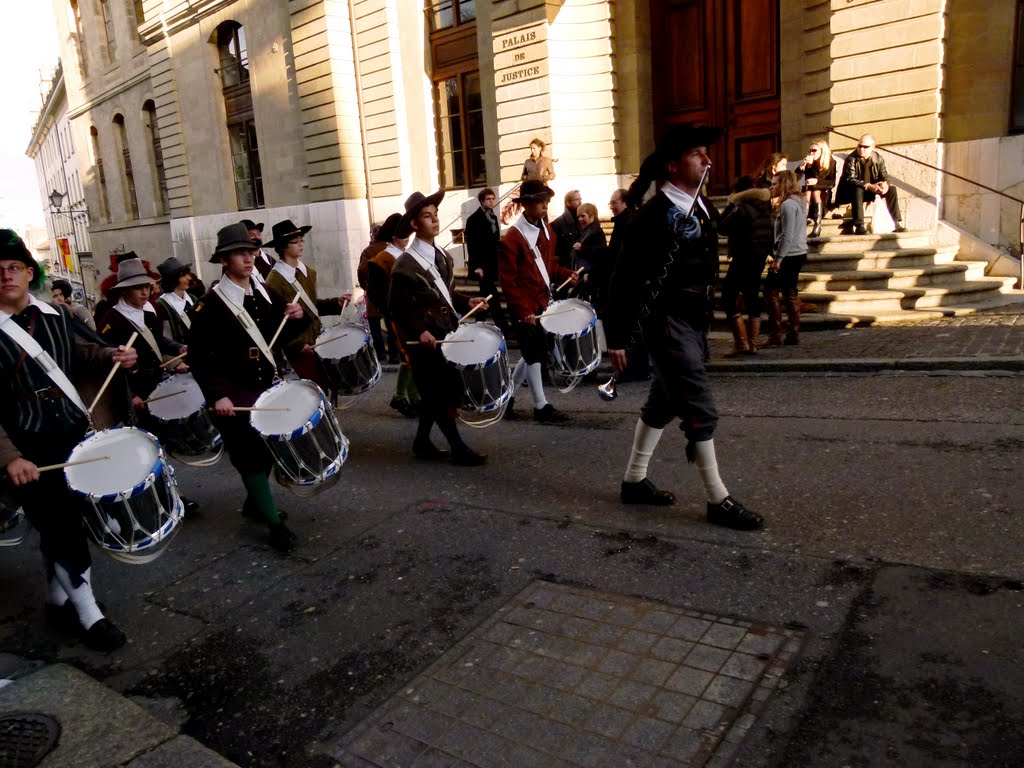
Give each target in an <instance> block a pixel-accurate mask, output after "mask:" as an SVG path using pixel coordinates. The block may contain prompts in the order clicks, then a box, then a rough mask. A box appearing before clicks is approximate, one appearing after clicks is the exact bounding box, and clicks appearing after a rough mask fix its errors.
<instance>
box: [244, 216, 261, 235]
mask: <svg viewBox="0 0 1024 768" xmlns="http://www.w3.org/2000/svg"><path fill="white" fill-rule="evenodd" d="M242 223H243V224H245V228H246V229H255V230H257V231H259V232H262V231H263V222H262V221H261V222H260V223H259V224H257V223H256V222H255V221H253V220H252V219H242Z"/></svg>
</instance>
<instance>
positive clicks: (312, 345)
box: [309, 334, 345, 349]
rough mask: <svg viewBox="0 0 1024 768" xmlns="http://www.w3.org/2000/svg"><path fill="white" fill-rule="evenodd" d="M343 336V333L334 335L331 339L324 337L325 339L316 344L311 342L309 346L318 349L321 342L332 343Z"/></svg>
mask: <svg viewBox="0 0 1024 768" xmlns="http://www.w3.org/2000/svg"><path fill="white" fill-rule="evenodd" d="M343 338H345V336H344V334H342V335H341V336H332V337H331V338H329V339H324V340H323V341H318V342H317V343H316V344H310V345H309V348H310V349H316V348H317V347H319V346H320V345H321V344H330V343H331V342H332V341H337V340H338V339H343Z"/></svg>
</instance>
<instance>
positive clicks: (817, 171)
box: [796, 139, 836, 237]
mask: <svg viewBox="0 0 1024 768" xmlns="http://www.w3.org/2000/svg"><path fill="white" fill-rule="evenodd" d="M796 175H797V176H800V177H803V180H804V195H805V196H806V198H807V215H808V217H809V218H810V219H811V220H812V221H813V222H814V228H813V229H812V230H811V234H810V236H811V237H821V219H822V217H823V216H824V215H825V214H826V213H828V210H829V209H830V208H831V207H832V191H833V190H834V189H835V186H836V159H835V158H834V157H832V151H831V150H830V149H829V148H828V144H827V143H826V142H825V141H824V140H823V139H818V140H817V141H812V142H811V147H810V149H808V150H807V157H805V158H804V159H803V160H801V161H800V165H798V166H797V168H796Z"/></svg>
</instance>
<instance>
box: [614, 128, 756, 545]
mask: <svg viewBox="0 0 1024 768" xmlns="http://www.w3.org/2000/svg"><path fill="white" fill-rule="evenodd" d="M721 135H722V130H721V129H719V128H708V127H696V126H692V125H685V124H682V125H676V126H674V127H673V128H671V129H670V130H669V132H668V134H667V135H666V136H665V137H664V138H663V139H662V141H661V142H660V143H659V145H658V150H657V152H656V153H655V155H654V156H653V158H654V159H653V161H652V160H651V158H648V160H646V161H645V162H644V164H643V166H642V172H641V175H640V177H639V178H638V179H637V181H636V182H634V183H635V184H636V185H639V186H638V189H639V190H643V189H646V188H647V187H648V186H649V185H650V183H651V181H652V178H651V176H649V175H646V173H652V172H653V173H655V175H656V176H658V177H660V179H659V180H664V183H663V184H662V185H661V186H660V188H659V189H658V191H657V193H656V194H655V195H654V197H652V198H651V199H650V200H648V201H647V202H646V203H645V204H644V205H643V206H642V207H641V208H640V210H639V211H638V212H637V216H636V219H635V220H634V221H633V223H632V224H631V225H630V228H629V233H628V236H627V240H626V245H625V248H624V249H623V252H622V255H621V256H620V258H619V263H618V266H617V268H616V271H615V277H614V279H613V280H612V285H611V292H612V296H611V299H610V301H609V311H608V313H607V315H606V318H605V330H606V333H607V338H608V356H609V358H610V359H611V362H612V366H613V367H614V369H615V371H616V372H621V371H622V370H624V369H625V367H626V347H627V346H628V344H629V341H630V339H631V338H632V337H634V336H635V335H636V334H637V333H638V332H642V333H643V337H644V340H645V341H646V342H647V346H648V349H649V350H650V354H651V358H652V359H653V361H654V371H655V376H654V381H653V382H652V383H651V391H650V394H649V395H648V398H647V402H646V403H645V404H644V406H643V408H642V410H641V414H640V420H639V421H638V422H637V425H636V430H635V433H634V437H633V447H632V451H631V453H630V458H629V463H628V465H627V469H626V473H625V476H624V478H623V482H622V487H621V497H622V501H623V502H624V503H627V504H657V505H670V504H673V503H674V502H675V497H674V496H673V495H672V494H671V493H668V492H667V491H662V490H659V489H658V488H657V487H656V486H655V485H654V483H652V482H651V481H650V480H649V479H648V477H647V466H648V464H649V463H650V459H651V455H652V454H653V452H654V449H655V447H656V446H657V444H658V441H659V440H660V438H661V433H662V431H663V430H664V428H665V427H666V426H667V425H668V424H669V423H670V422H671V421H672V420H673V419H674V418H678V419H680V422H681V424H680V427H681V428H682V430H683V432H684V433H685V435H686V439H687V445H686V457H687V459H688V460H689V461H690V462H692V463H695V464H696V466H697V470H698V472H699V474H700V479H701V482H702V484H703V486H704V493H705V496H706V498H707V520H708V522H710V523H713V524H715V525H722V526H725V527H729V528H735V529H738V530H756V529H758V528H761V527H762V526H763V524H764V521H763V519H762V518H761V516H760V515H758V514H756V513H754V512H751V511H750V510H748V509H746V508H744V507H743V505H742V504H740V503H739V502H738V501H736V499H734V498H733V497H732V496H730V495H729V492H728V490H726V487H725V485H724V484H723V483H722V480H721V478H720V477H719V475H718V462H717V459H716V457H715V446H714V440H713V439H712V436H713V435H714V431H715V425H716V424H717V422H718V412H717V410H716V408H715V402H714V399H713V398H712V396H711V385H710V382H709V381H708V376H707V371H706V370H705V367H704V361H705V359H706V358H707V354H708V342H707V332H708V318H709V316H710V310H711V304H712V300H713V297H714V290H713V286H714V282H715V279H716V277H717V274H718V232H717V229H716V226H715V221H716V219H717V217H718V212H717V211H716V210H715V207H714V205H713V204H712V203H711V200H710V199H708V198H707V197H705V196H703V195H701V193H700V187H701V184H702V183H703V180H704V178H705V174H706V172H707V170H708V169H709V168H710V166H711V162H710V160H709V159H708V155H707V153H708V148H709V147H710V146H711V145H712V144H714V143H715V141H716V140H717V139H718V138H719V137H720V136H721ZM643 169H646V173H645V172H643ZM630 197H632V194H631V195H630Z"/></svg>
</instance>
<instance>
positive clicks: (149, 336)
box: [114, 305, 164, 360]
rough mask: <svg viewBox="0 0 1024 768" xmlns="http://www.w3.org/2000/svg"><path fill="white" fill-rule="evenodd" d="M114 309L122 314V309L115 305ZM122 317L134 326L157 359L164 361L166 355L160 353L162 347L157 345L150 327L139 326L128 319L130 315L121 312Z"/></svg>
mask: <svg viewBox="0 0 1024 768" xmlns="http://www.w3.org/2000/svg"><path fill="white" fill-rule="evenodd" d="M114 309H116V310H117V311H118V312H121V307H120V306H118V305H115V306H114ZM121 316H122V317H124V319H125V320H127V321H128V322H129V323H131V324H132V328H134V329H135V330H136V331H138V332H139V336H141V337H142V338H144V339H145V340H146V344H148V345H149V348H150V349H152V350H153V354H155V355H156V359H157V360H163V359H164V353H163V352H161V351H160V345H159V344H157V343H156V338H155V337H154V336H153V332H152V331H151V330H149V326H147V325H146V324H145V323H143V324H142V325H139V324H138V323H136V322H135V321H134V320H132V319H131V318H130V317H128V315H126V314H125V313H124V312H121Z"/></svg>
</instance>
